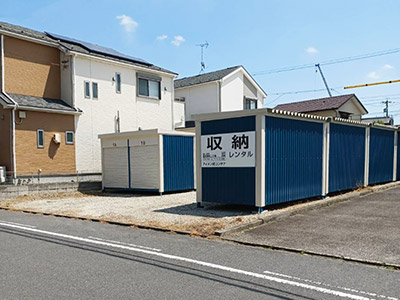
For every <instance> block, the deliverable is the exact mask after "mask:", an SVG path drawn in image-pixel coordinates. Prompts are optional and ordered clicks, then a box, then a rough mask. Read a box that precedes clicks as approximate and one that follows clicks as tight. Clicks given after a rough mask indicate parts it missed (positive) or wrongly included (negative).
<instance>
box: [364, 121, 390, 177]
mask: <svg viewBox="0 0 400 300" xmlns="http://www.w3.org/2000/svg"><path fill="white" fill-rule="evenodd" d="M393 156H394V132H393V131H391V130H385V129H378V128H371V131H370V147H369V176H368V178H369V179H368V184H375V183H381V182H389V181H392V180H393V158H394V157H393Z"/></svg>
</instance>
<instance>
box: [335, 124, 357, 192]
mask: <svg viewBox="0 0 400 300" xmlns="http://www.w3.org/2000/svg"><path fill="white" fill-rule="evenodd" d="M329 126H330V129H329V184H328V189H329V192H337V191H343V190H349V189H354V188H357V187H359V186H363V183H364V170H365V128H364V127H357V126H350V125H342V124H335V123H331V124H330V125H329Z"/></svg>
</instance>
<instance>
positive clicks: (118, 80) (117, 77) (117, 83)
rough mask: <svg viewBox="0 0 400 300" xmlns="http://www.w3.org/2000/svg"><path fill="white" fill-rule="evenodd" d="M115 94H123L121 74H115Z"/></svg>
mask: <svg viewBox="0 0 400 300" xmlns="http://www.w3.org/2000/svg"><path fill="white" fill-rule="evenodd" d="M115 92H117V93H121V73H115Z"/></svg>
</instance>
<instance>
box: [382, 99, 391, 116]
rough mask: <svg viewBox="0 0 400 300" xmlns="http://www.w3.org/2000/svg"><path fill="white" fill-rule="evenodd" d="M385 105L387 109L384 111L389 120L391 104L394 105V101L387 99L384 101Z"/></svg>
mask: <svg viewBox="0 0 400 300" xmlns="http://www.w3.org/2000/svg"><path fill="white" fill-rule="evenodd" d="M382 103H383V104H385V106H386V107H385V108H384V109H383V112H384V113H385V114H386V118H389V103H392V101H389V100H388V99H386V100H385V101H382Z"/></svg>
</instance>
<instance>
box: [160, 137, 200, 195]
mask: <svg viewBox="0 0 400 300" xmlns="http://www.w3.org/2000/svg"><path fill="white" fill-rule="evenodd" d="M163 156H164V191H165V192H171V191H182V190H192V189H194V161H193V159H194V157H193V137H191V136H174V135H163Z"/></svg>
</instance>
